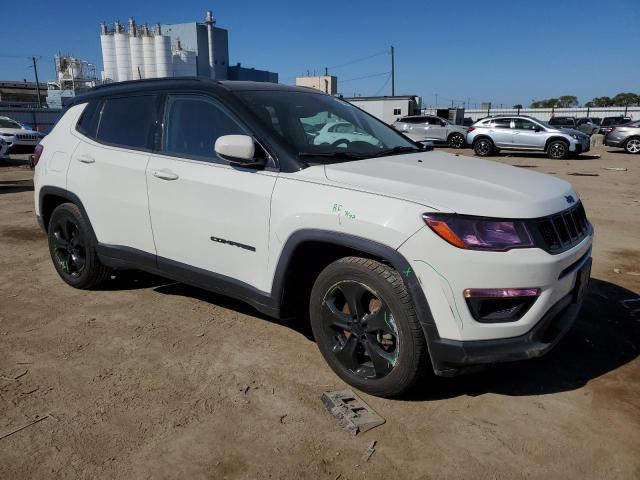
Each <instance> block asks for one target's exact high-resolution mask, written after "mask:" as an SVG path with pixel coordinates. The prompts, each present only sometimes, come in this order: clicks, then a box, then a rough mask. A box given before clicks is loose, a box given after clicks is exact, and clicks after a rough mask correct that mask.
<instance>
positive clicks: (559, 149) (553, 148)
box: [547, 140, 569, 160]
mask: <svg viewBox="0 0 640 480" xmlns="http://www.w3.org/2000/svg"><path fill="white" fill-rule="evenodd" d="M547 156H548V157H549V158H550V159H552V160H564V159H565V158H567V157H568V156H569V145H567V143H566V142H563V141H562V140H554V141H553V142H551V143H550V144H549V146H548V147H547Z"/></svg>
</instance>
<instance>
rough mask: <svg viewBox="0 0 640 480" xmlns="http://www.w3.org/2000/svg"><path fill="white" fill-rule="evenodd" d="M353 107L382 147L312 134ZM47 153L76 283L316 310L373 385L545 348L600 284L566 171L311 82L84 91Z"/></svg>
mask: <svg viewBox="0 0 640 480" xmlns="http://www.w3.org/2000/svg"><path fill="white" fill-rule="evenodd" d="M336 119H338V120H339V121H340V122H345V123H350V124H352V125H353V126H354V129H358V130H362V131H364V132H367V134H368V135H370V136H371V137H373V138H375V139H377V144H376V145H373V144H372V143H371V142H368V141H357V140H352V139H351V138H350V139H349V140H348V141H345V142H343V143H337V144H335V145H330V144H322V145H316V144H315V143H314V142H313V138H312V137H310V136H309V135H307V134H306V130H305V127H304V124H309V123H313V124H314V125H317V124H322V123H323V122H324V123H327V122H329V121H331V122H334V121H336ZM334 143H335V142H334ZM35 157H36V163H37V165H36V168H35V207H36V214H37V216H38V219H39V221H40V223H41V225H42V226H43V228H44V229H45V230H46V232H47V234H48V239H49V248H50V251H51V256H52V258H53V263H54V265H55V268H56V270H57V271H58V273H59V274H60V276H61V277H62V279H63V280H64V281H65V282H67V283H68V284H70V285H72V286H74V287H77V288H83V289H89V288H93V287H95V286H97V285H98V284H100V283H101V282H103V281H105V280H106V279H107V278H109V274H110V272H111V271H112V270H113V269H119V268H137V269H142V270H146V271H149V272H153V273H155V274H158V275H163V276H166V277H169V278H172V279H175V280H178V281H182V282H185V283H189V284H192V285H196V286H198V287H202V288H205V289H210V290H213V291H216V292H221V293H223V294H225V295H229V296H232V297H236V298H239V299H241V300H244V301H246V302H248V303H249V304H251V305H253V306H254V307H255V308H256V309H257V310H259V311H261V312H264V313H266V314H268V315H271V316H274V317H291V318H297V319H298V320H297V321H304V318H305V317H306V314H308V315H309V316H310V321H311V326H312V329H313V333H314V336H315V339H316V341H317V343H318V346H319V348H320V351H321V352H322V355H323V356H324V357H325V359H326V360H327V362H328V363H329V365H330V366H331V368H333V370H334V371H335V372H336V373H337V374H338V375H339V376H340V377H341V378H342V379H344V381H346V382H347V383H349V384H351V385H353V386H355V387H357V388H359V389H361V390H364V391H366V392H369V393H372V394H374V395H380V396H393V395H398V394H400V393H402V392H405V391H406V390H407V389H408V388H409V387H411V386H412V385H413V384H415V383H416V382H418V381H420V378H421V373H423V372H425V371H426V369H427V368H429V367H432V368H433V370H434V371H435V373H436V374H438V375H454V374H457V373H460V372H463V371H465V370H467V369H468V367H474V366H478V365H483V364H488V363H493V362H500V361H512V360H519V359H527V358H532V357H536V356H539V355H542V354H544V353H545V352H547V351H548V350H549V349H551V348H552V347H553V346H554V345H555V344H556V343H557V342H558V341H559V339H560V338H561V337H562V336H563V334H564V333H565V332H566V331H567V330H568V328H569V327H570V325H571V324H572V322H573V321H574V319H575V318H576V315H577V313H578V310H579V308H580V305H581V301H582V297H583V295H584V292H585V289H586V286H587V282H588V280H589V272H590V265H591V243H592V228H591V225H590V224H589V222H588V221H587V218H586V216H585V212H584V209H583V206H582V204H581V203H580V200H579V198H578V195H577V193H576V192H575V191H574V190H573V189H572V187H571V185H569V184H568V183H567V182H565V181H563V180H560V179H558V178H555V177H551V176H547V175H542V174H537V173H533V172H529V171H526V170H523V169H518V168H514V167H510V166H507V165H502V164H499V163H494V162H491V161H484V160H478V159H473V158H467V157H464V156H456V155H450V154H447V153H443V152H433V151H432V152H426V151H424V150H422V149H421V147H420V146H419V145H418V144H414V143H412V142H410V141H409V140H407V139H406V138H405V137H403V136H402V135H400V134H399V133H397V132H396V131H395V130H393V129H392V128H390V127H388V126H387V125H385V124H383V123H382V122H380V121H379V120H377V119H375V118H374V117H372V116H370V115H368V114H367V113H365V112H363V111H361V110H359V109H357V108H355V107H353V106H352V105H350V104H349V103H346V102H344V101H342V100H340V99H338V98H335V97H332V96H329V95H325V94H322V93H320V92H317V93H316V92H312V91H309V89H303V88H297V87H289V86H284V85H276V84H268V83H252V82H214V81H211V80H206V79H157V80H142V81H134V82H123V83H118V84H112V85H106V86H103V87H99V88H96V89H94V90H93V91H92V92H90V93H88V94H85V95H84V96H83V97H78V98H77V99H76V100H75V103H74V104H73V105H72V106H70V108H69V109H68V110H67V111H66V113H65V114H64V116H63V117H62V119H61V120H60V121H59V122H58V124H57V125H56V126H55V128H54V129H53V131H52V132H51V133H50V134H49V135H48V136H47V137H46V138H45V139H44V140H43V141H42V143H41V144H40V146H39V147H38V149H37V151H36V155H35ZM238 348H242V346H238ZM292 360H293V359H292Z"/></svg>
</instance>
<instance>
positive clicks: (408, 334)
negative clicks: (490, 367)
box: [309, 257, 428, 397]
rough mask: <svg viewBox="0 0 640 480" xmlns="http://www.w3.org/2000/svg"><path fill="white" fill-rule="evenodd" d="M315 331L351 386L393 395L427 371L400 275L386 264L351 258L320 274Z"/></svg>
mask: <svg viewBox="0 0 640 480" xmlns="http://www.w3.org/2000/svg"><path fill="white" fill-rule="evenodd" d="M309 312H310V317H311V328H312V330H313V334H314V337H315V339H316V342H317V344H318V348H319V349H320V352H321V353H322V356H323V357H324V359H325V360H326V361H327V363H328V364H329V366H330V367H331V368H332V369H333V371H334V372H335V373H336V374H337V375H338V376H339V377H340V378H342V379H343V380H344V381H345V382H347V383H348V384H350V385H352V386H354V387H356V388H358V389H360V390H362V391H364V392H367V393H370V394H372V395H377V396H380V397H393V396H397V395H400V394H402V393H404V392H406V391H407V390H409V389H410V388H411V387H412V386H413V385H414V384H415V383H416V381H417V380H418V379H419V378H420V377H421V375H422V374H423V373H424V372H425V367H426V366H427V364H428V362H427V346H426V341H425V338H424V334H423V333H422V329H421V327H420V324H419V322H418V319H417V317H416V313H415V310H414V307H413V302H412V300H411V297H410V295H409V293H408V292H407V290H406V288H405V286H404V282H403V281H402V277H401V276H400V274H399V273H398V272H397V271H396V270H394V269H392V268H390V267H388V266H387V265H384V264H382V263H379V262H376V261H374V260H370V259H367V258H360V257H345V258H342V259H340V260H337V261H335V262H333V263H332V264H330V265H329V266H327V267H326V268H325V269H324V270H323V271H322V272H321V273H320V275H318V278H317V279H316V282H315V284H314V286H313V289H312V291H311V298H310V305H309Z"/></svg>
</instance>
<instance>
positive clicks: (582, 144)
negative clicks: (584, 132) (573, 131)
mask: <svg viewBox="0 0 640 480" xmlns="http://www.w3.org/2000/svg"><path fill="white" fill-rule="evenodd" d="M589 150H591V142H590V141H589V139H588V138H587V139H586V140H577V141H576V142H575V143H573V142H572V143H571V144H570V145H569V151H570V152H573V153H575V154H576V155H579V154H581V153H586V152H588V151H589Z"/></svg>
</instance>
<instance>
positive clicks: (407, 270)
mask: <svg viewBox="0 0 640 480" xmlns="http://www.w3.org/2000/svg"><path fill="white" fill-rule="evenodd" d="M410 273H411V267H407V269H406V270H405V271H404V274H405V275H406V276H407V277H408V276H409V274H410Z"/></svg>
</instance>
